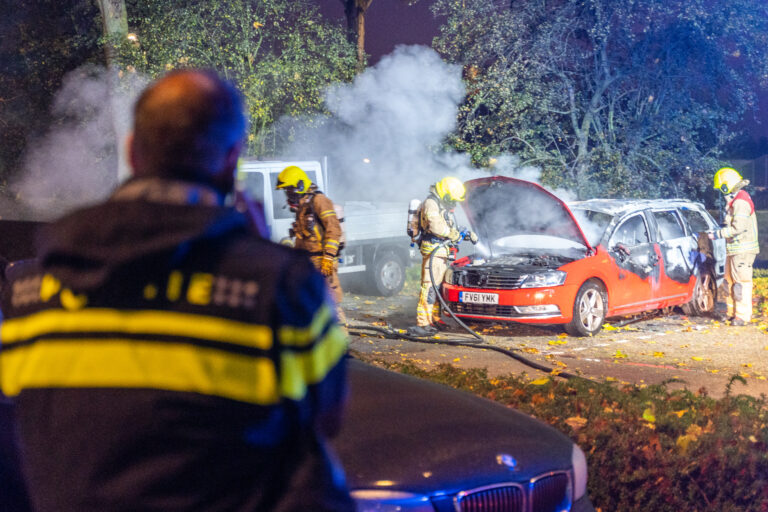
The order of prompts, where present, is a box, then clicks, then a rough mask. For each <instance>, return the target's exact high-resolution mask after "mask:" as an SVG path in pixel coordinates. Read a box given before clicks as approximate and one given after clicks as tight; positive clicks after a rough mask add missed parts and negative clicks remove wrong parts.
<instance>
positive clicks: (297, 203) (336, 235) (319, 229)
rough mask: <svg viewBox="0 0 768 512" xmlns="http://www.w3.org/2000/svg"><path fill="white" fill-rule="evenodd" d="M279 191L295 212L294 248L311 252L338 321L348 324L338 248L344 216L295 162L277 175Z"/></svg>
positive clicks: (310, 254) (291, 232) (292, 229)
mask: <svg viewBox="0 0 768 512" xmlns="http://www.w3.org/2000/svg"><path fill="white" fill-rule="evenodd" d="M276 188H277V189H278V190H284V191H285V197H286V201H287V203H288V207H289V208H290V209H291V211H292V212H294V213H295V214H296V220H295V221H294V222H293V227H292V228H291V231H290V235H291V237H293V238H294V240H295V242H294V247H295V248H296V249H302V250H305V251H307V252H309V256H310V258H311V259H312V263H314V265H315V267H316V268H317V269H318V270H319V271H320V273H321V274H323V275H324V276H325V281H326V283H327V284H328V288H329V289H330V290H331V296H332V297H333V298H334V300H335V301H336V314H337V316H338V319H339V323H341V324H342V325H345V324H346V323H347V321H346V316H345V315H344V310H343V309H342V308H341V300H342V299H343V298H344V293H343V291H342V289H341V284H340V283H339V273H338V269H339V250H340V249H341V239H342V230H341V219H339V218H338V216H337V215H336V208H335V207H334V204H333V201H331V200H330V199H329V198H328V196H326V195H325V194H323V193H322V192H321V191H320V190H318V188H317V185H315V184H314V183H312V180H310V179H309V176H307V173H305V172H304V170H303V169H301V168H300V167H297V166H295V165H290V166H288V167H286V168H285V169H283V170H282V171H281V172H280V174H279V175H278V176H277V187H276Z"/></svg>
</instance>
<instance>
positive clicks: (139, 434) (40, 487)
mask: <svg viewBox="0 0 768 512" xmlns="http://www.w3.org/2000/svg"><path fill="white" fill-rule="evenodd" d="M244 111H245V110H244V108H243V102H242V99H241V97H240V94H239V93H238V91H237V90H236V89H235V87H234V86H233V85H231V84H229V83H227V82H225V81H223V80H222V79H221V78H220V77H219V76H218V75H216V74H215V73H214V72H211V71H197V70H182V71H175V72H172V73H170V74H168V75H166V76H164V77H163V78H161V79H160V80H158V81H157V82H155V83H153V84H151V85H150V86H149V87H148V88H147V89H146V90H145V91H144V92H143V93H142V94H141V96H140V97H139V99H138V101H137V103H136V106H135V108H134V133H133V136H132V137H131V138H130V139H129V144H128V146H129V147H128V155H129V160H130V163H131V168H132V173H133V177H132V178H131V179H130V180H128V181H127V182H125V183H124V184H122V185H121V186H120V187H118V188H117V190H116V191H115V192H114V193H113V195H112V196H111V197H110V198H108V199H107V200H106V201H104V202H102V203H100V204H96V205H93V206H89V207H86V208H83V209H80V210H77V211H74V212H72V213H70V214H68V215H66V216H65V217H63V218H61V219H59V220H57V221H56V222H54V223H53V224H50V225H48V226H45V227H44V228H42V231H41V232H40V238H39V244H40V245H39V246H38V248H37V255H38V258H37V260H36V262H34V264H32V265H29V266H28V267H26V268H23V269H21V270H20V271H19V272H13V275H11V276H9V278H10V283H9V286H7V287H4V289H3V294H2V311H3V313H4V315H5V318H4V321H3V324H2V326H1V327H0V340H1V343H2V346H0V387H1V389H2V393H3V394H4V395H6V396H8V397H11V398H12V399H14V400H15V402H16V403H15V411H14V414H15V419H16V424H17V426H18V432H19V437H20V446H21V448H22V449H21V450H20V452H21V458H22V464H23V474H24V477H25V478H26V483H27V488H28V490H29V494H30V497H31V501H32V502H33V503H32V505H33V507H32V508H33V509H34V510H36V511H38V512H54V511H62V510H68V511H79V512H97V511H106V510H112V511H115V510H175V511H189V512H192V511H200V510H232V511H236V510H237V511H245V510H248V511H273V510H281V511H289V510H290V511H298V510H312V511H315V510H317V511H320V510H322V511H327V512H331V511H333V512H336V511H340V510H343V511H349V512H352V511H354V510H355V506H354V503H353V501H352V498H351V496H350V495H349V491H348V489H347V487H346V484H345V482H344V473H343V471H342V468H341V467H340V465H339V464H338V462H337V461H336V460H335V457H334V456H333V455H332V453H331V448H330V444H329V442H328V437H329V436H330V435H333V434H334V433H335V432H337V431H338V429H339V426H340V425H339V422H340V420H341V414H342V409H343V404H344V399H345V395H346V377H345V372H346V369H345V362H344V359H345V353H346V349H347V345H346V336H345V335H344V333H343V331H342V329H341V328H340V326H339V325H338V324H337V323H336V320H335V318H334V315H333V307H334V305H333V302H332V301H331V300H329V299H328V292H327V289H326V285H325V281H324V279H323V277H322V276H321V275H320V274H319V273H318V272H317V270H316V269H315V268H314V266H313V265H312V263H311V262H310V261H309V258H308V257H307V256H306V255H305V254H303V253H300V252H297V251H294V250H292V249H290V248H287V247H282V246H280V245H278V244H274V243H272V242H270V241H269V239H267V238H265V237H264V236H262V235H260V234H259V233H258V232H256V231H255V229H254V226H257V225H258V224H259V223H251V221H250V220H249V219H248V218H247V217H246V215H244V214H243V213H241V212H239V211H237V210H236V209H235V208H232V207H228V206H225V198H226V197H227V196H228V195H229V194H230V193H231V192H232V191H233V188H234V177H235V167H236V163H237V157H238V154H239V152H240V149H241V148H242V145H243V140H244V135H245V129H246V120H245V116H244ZM254 211H261V210H258V209H255V210H254ZM3 498H4V496H3V497H1V498H0V501H2V499H3ZM0 508H2V506H1V505H0Z"/></svg>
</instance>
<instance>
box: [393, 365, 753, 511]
mask: <svg viewBox="0 0 768 512" xmlns="http://www.w3.org/2000/svg"><path fill="white" fill-rule="evenodd" d="M391 368H392V369H395V370H397V371H400V372H403V373H408V374H411V375H415V376H417V377H421V378H425V379H429V380H432V381H436V382H439V383H443V384H446V385H449V386H452V387H454V388H457V389H461V390H465V391H468V392H471V393H474V394H476V395H479V396H482V397H485V398H488V399H491V400H495V401H497V402H499V403H502V404H504V405H506V406H509V407H514V408H516V409H518V410H521V411H523V412H526V413H528V414H530V415H532V416H535V417H537V418H539V419H540V420H542V421H544V422H546V423H549V424H550V425H552V426H554V427H555V428H557V429H558V430H560V431H561V432H564V433H566V434H567V435H569V436H570V437H571V438H572V439H573V441H575V442H576V443H578V444H579V446H581V448H582V449H583V450H584V451H585V453H586V455H587V460H588V464H589V477H590V478H589V494H590V497H591V498H592V501H593V503H594V504H595V506H596V507H598V508H599V510H601V511H603V512H606V511H637V510H653V511H654V512H665V511H669V512H687V511H703V510H718V511H719V510H723V511H725V510H728V511H763V512H764V511H767V510H768V450H767V449H766V448H768V428H766V421H768V403H767V402H766V398H765V397H762V398H753V397H749V396H745V395H735V394H733V391H734V390H735V386H738V385H739V382H740V381H741V382H743V379H742V378H741V377H738V376H734V377H733V378H732V379H731V382H730V383H729V384H728V387H727V389H726V395H725V397H724V398H721V399H714V398H711V397H710V396H708V395H707V393H706V392H705V391H704V390H700V391H699V392H695V393H694V392H691V391H688V390H675V391H669V390H668V389H667V387H666V385H665V384H662V385H654V386H636V385H620V386H619V385H616V384H614V383H610V382H605V383H596V382H593V381H588V380H584V379H573V380H569V381H563V380H552V379H548V378H545V379H538V380H535V381H531V380H529V379H527V378H526V376H514V375H509V376H506V377H497V378H489V377H488V375H487V373H486V372H485V371H484V370H480V369H473V370H462V369H458V368H455V367H452V366H450V365H441V366H439V367H438V368H437V369H434V370H423V369H420V368H418V367H416V366H415V365H412V364H408V363H404V364H394V365H391Z"/></svg>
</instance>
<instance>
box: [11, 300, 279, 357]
mask: <svg viewBox="0 0 768 512" xmlns="http://www.w3.org/2000/svg"><path fill="white" fill-rule="evenodd" d="M78 332H86V333H94V332H119V333H126V334H150V335H171V336H182V337H190V338H197V339H206V340H213V341H219V342H224V343H234V344H237V345H243V346H246V347H253V348H260V349H264V350H266V349H269V348H271V347H272V342H273V339H272V329H270V328H269V327H268V326H265V325H253V324H248V323H244V322H237V321H234V320H227V319H223V318H218V317H212V316H206V315H194V314H189V313H174V312H163V311H117V310H114V309H97V308H94V309H83V310H80V311H63V310H46V311H42V312H39V313H35V314H32V315H29V316H26V317H21V318H14V319H9V320H6V321H5V322H3V324H2V326H0V339H2V341H3V343H4V344H11V343H14V342H18V341H24V340H27V339H32V338H35V337H37V336H40V335H42V334H48V333H78Z"/></svg>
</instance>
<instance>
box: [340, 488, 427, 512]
mask: <svg viewBox="0 0 768 512" xmlns="http://www.w3.org/2000/svg"><path fill="white" fill-rule="evenodd" d="M351 494H352V498H354V500H355V505H357V512H434V511H435V509H434V507H432V503H431V502H430V501H429V498H428V497H427V496H423V495H421V494H413V493H410V492H403V491H395V490H387V489H357V490H354V491H352V492H351Z"/></svg>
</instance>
